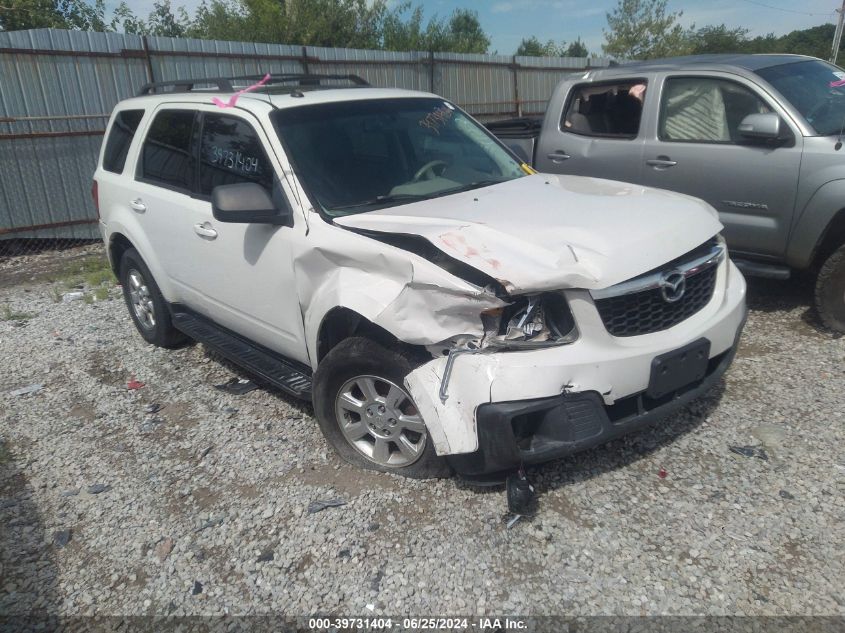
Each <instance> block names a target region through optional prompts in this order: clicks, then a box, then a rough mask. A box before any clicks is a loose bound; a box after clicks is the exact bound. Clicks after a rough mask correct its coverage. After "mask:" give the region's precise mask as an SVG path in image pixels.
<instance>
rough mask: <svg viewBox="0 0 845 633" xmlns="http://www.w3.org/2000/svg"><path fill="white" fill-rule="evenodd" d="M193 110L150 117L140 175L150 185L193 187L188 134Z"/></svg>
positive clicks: (192, 166)
mask: <svg viewBox="0 0 845 633" xmlns="http://www.w3.org/2000/svg"><path fill="white" fill-rule="evenodd" d="M194 119H195V112H193V111H191V110H164V111H162V112H159V113H158V114H157V115H156V117H155V119H153V122H152V125H151V126H150V131H149V132H148V133H147V138H146V139H144V148H143V150H142V152H143V154H142V164H141V169H140V175H141V178H142V179H143V180H146V181H148V182H151V183H153V184H160V185H163V186H165V187H175V188H178V189H188V190H190V189H192V185H193V175H194V159H193V155H192V154H191V134H192V132H193V127H194Z"/></svg>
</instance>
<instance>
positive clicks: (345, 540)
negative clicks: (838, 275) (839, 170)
mask: <svg viewBox="0 0 845 633" xmlns="http://www.w3.org/2000/svg"><path fill="white" fill-rule="evenodd" d="M76 256H78V253H75V252H74V251H69V252H65V253H63V254H61V255H60V256H57V255H51V254H49V253H47V254H42V255H38V256H36V257H33V258H31V259H30V260H27V261H26V262H23V263H22V260H20V259H18V260H12V261H11V262H6V263H4V264H2V265H0V279H5V280H6V282H5V283H0V306H3V305H6V306H9V308H10V310H11V312H12V313H14V312H30V313H34V316H32V318H29V319H26V320H23V321H22V323H23V324H19V323H21V322H19V321H16V320H14V319H12V320H5V321H0V357H2V359H3V362H2V365H0V565H2V566H1V567H0V613H6V614H22V613H29V612H38V613H40V614H59V615H66V614H81V615H84V614H123V615H127V614H133V615H141V614H176V615H180V614H223V613H229V614H257V613H270V612H275V613H284V614H289V615H303V614H312V613H317V612H321V613H337V614H392V615H400V614H415V615H431V614H444V615H450V614H456V613H460V614H470V613H479V614H485V613H498V614H502V613H515V614H520V615H543V614H560V613H566V614H568V615H574V616H578V615H593V614H629V615H645V614H720V615H735V614H747V615H751V614H754V615H767V614H777V615H784V614H802V615H806V614H828V615H845V591H843V580H842V579H843V578H845V560H843V558H844V557H843V549H842V542H843V536H845V530H843V519H845V501H843V492H845V485H843V484H845V448H843V447H844V446H845V442H843V440H845V427H843V408H844V407H843V404H845V371H843V368H845V363H843V360H845V339H842V338H835V337H832V336H830V335H829V334H826V333H824V332H823V331H821V330H820V328H819V327H818V325H817V324H816V322H815V320H814V317H813V316H812V311H811V310H810V309H809V308H808V303H809V291H808V290H807V284H806V283H803V284H802V283H801V282H800V281H799V282H791V283H788V284H783V283H782V284H774V283H760V282H752V283H751V288H750V297H749V302H750V306H751V314H750V319H749V322H748V326H747V328H746V331H745V335H744V338H743V342H742V347H741V349H740V352H739V355H738V357H737V360H736V362H735V364H734V366H733V367H732V368H731V370H730V371H729V372H728V374H727V375H726V378H725V380H724V382H723V384H722V386H721V387H720V388H718V389H717V390H715V391H714V392H713V393H711V394H710V395H708V396H707V397H705V398H704V399H701V400H699V401H697V402H695V403H693V404H692V405H690V406H689V407H688V408H687V409H686V410H684V411H683V412H682V413H681V414H680V415H677V416H675V417H673V418H672V419H670V420H668V421H666V422H665V423H663V424H661V425H659V426H658V427H657V428H654V429H651V430H649V431H646V432H643V433H640V434H638V435H635V436H632V437H628V438H624V439H623V440H620V441H615V442H612V443H610V444H608V445H606V446H603V447H601V448H598V449H595V450H592V451H589V452H586V453H583V454H580V455H577V456H574V457H572V458H570V459H566V460H563V461H559V462H556V463H552V464H549V465H547V466H544V467H542V468H538V469H536V470H534V471H532V472H531V477H532V478H533V481H534V482H535V484H536V485H537V487H538V489H539V491H540V493H541V496H540V500H539V512H538V514H537V516H536V517H535V518H534V519H533V520H531V521H525V522H521V523H518V524H517V525H516V526H515V527H514V528H513V529H511V530H507V529H506V528H505V525H504V523H503V517H504V515H505V510H506V502H505V498H504V492H503V490H502V489H501V488H495V489H492V490H490V489H488V490H484V489H478V488H473V487H471V486H468V485H466V484H465V483H462V482H461V481H459V480H457V479H450V480H440V481H411V480H406V479H403V478H400V477H395V476H391V475H381V474H373V473H369V472H362V471H360V470H356V469H354V468H352V467H350V466H348V465H346V464H344V463H341V462H340V460H339V459H338V457H337V456H336V455H335V454H334V453H333V452H332V451H331V449H330V448H329V446H328V445H327V444H326V442H325V441H324V440H323V438H322V436H321V435H320V432H319V430H318V429H317V426H316V424H315V421H314V419H313V417H312V412H311V409H310V407H309V406H307V405H304V404H301V403H299V402H297V401H295V400H293V399H290V398H288V397H286V396H285V395H283V394H280V393H277V392H271V391H265V390H258V391H253V392H251V393H249V394H247V395H244V396H231V395H228V394H225V393H222V392H220V391H218V390H216V389H214V388H213V385H215V384H218V383H222V382H224V381H226V380H227V379H229V378H230V377H232V376H234V375H239V372H238V370H236V369H235V368H233V367H232V366H230V365H228V364H226V363H224V362H222V361H221V360H220V359H219V358H216V357H213V356H211V355H209V354H208V353H207V352H206V351H205V350H204V348H203V347H202V346H201V345H190V346H186V347H183V348H181V349H178V350H162V349H156V348H153V347H150V346H148V345H146V344H145V343H144V342H143V340H142V339H141V338H140V336H138V335H137V334H136V332H135V330H134V329H133V326H132V324H131V322H130V319H129V317H128V315H127V312H126V308H125V306H124V304H123V302H122V300H121V298H120V293H119V290H118V289H114V290H112V292H111V298H109V299H106V300H102V301H96V302H93V303H90V304H89V303H85V302H83V301H72V302H67V303H65V302H56V301H55V299H56V292H57V291H56V290H55V289H54V288H53V286H55V282H54V283H52V284H51V283H50V282H47V281H45V280H44V276H45V275H46V273H45V272H44V271H49V269H50V268H51V266H52V267H54V268H55V267H56V266H57V265H58V266H61V262H62V261H63V258H65V259H66V258H72V257H76ZM51 258H52V259H51ZM56 262H59V263H58V264H57V263H56ZM22 271H23V272H22ZM25 271H36V272H35V273H32V274H28V273H27V272H25ZM36 273H37V274H36ZM6 314H7V316H8V315H9V312H6ZM133 377H134V378H135V379H137V380H138V381H141V382H143V383H144V387H143V388H141V389H138V390H132V391H130V390H128V389H127V381H129V380H131V379H132V378H133ZM33 383H36V384H41V385H43V387H42V388H41V390H40V391H38V392H36V393H32V394H27V395H12V393H11V392H12V391H13V390H15V389H17V388H20V387H25V386H27V385H30V384H33ZM156 403H157V404H160V405H162V409H161V410H160V411H158V412H157V413H154V414H148V413H146V408H147V407H148V405H151V404H156ZM729 445H743V446H744V445H749V446H753V447H759V448H761V449H763V451H765V455H766V456H767V457H768V459H766V460H764V459H761V458H759V457H753V456H752V457H745V456H742V455H738V454H736V453H733V452H731V451H730V450H729V449H728V446H729ZM661 469H664V470H665V474H666V476H665V477H664V478H661V477H660V476H659V474H658V473H659V472H660V471H661ZM336 498H340V499H342V500H344V501H345V502H346V504H345V505H343V506H341V507H332V508H328V509H325V510H323V511H321V512H317V513H314V514H309V512H308V505H309V504H310V503H311V502H313V501H315V500H325V499H336ZM367 605H369V607H368V606H367Z"/></svg>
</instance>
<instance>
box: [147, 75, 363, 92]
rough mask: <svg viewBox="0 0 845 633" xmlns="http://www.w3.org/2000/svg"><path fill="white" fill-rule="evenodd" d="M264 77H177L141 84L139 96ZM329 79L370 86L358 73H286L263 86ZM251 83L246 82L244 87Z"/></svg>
mask: <svg viewBox="0 0 845 633" xmlns="http://www.w3.org/2000/svg"><path fill="white" fill-rule="evenodd" d="M263 78H264V75H240V76H238V77H208V78H205V79H177V80H175V81H154V82H151V83H147V84H144V85H143V86H141V90H139V91H138V95H137V96H139V97H143V96H144V95H152V94H156V93H160V92H165V91H164V90H161V89H162V88H169V87H171V86H172V88H173V89H172V90H168V91H167V92H169V93H174V92H193V91H195V90H201V91H205V92H207V91H209V88H208V86H211V87H212V88H211V90H212V91H216V92H235V91H236V90H237V89H236V88H235V87H234V84H236V83H237V84H240V83H244V82H248V81H249V82H256V81H260V80H261V79H263ZM327 81H348V82H351V83H352V86H351V87H361V86H369V85H370V84H369V82H367V81H366V80H365V79H363V78H361V77H359V76H358V75H316V74H308V73H303V74H284V75H272V74H271V75H270V79H269V80H268V81H267V83H265V84H264V86H263V87H266V86H275V85H280V84H293V85H294V87H299V88H322V87H326V86H325V84H324V82H327ZM247 85H249V84H248V83H244V87H246V86H247ZM332 87H333V88H340V87H341V86H332Z"/></svg>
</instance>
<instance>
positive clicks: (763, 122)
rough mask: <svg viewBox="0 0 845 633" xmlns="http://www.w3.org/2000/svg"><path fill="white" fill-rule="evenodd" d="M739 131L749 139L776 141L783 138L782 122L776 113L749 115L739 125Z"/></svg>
mask: <svg viewBox="0 0 845 633" xmlns="http://www.w3.org/2000/svg"><path fill="white" fill-rule="evenodd" d="M737 131H738V132H739V133H740V134H741V135H742V136H744V137H745V138H748V139H760V140H766V139H770V140H775V139H779V138H781V120H780V117H779V116H778V115H777V114H775V113H774V112H765V113H762V114H749V115H748V116H746V117H745V118H744V119H743V120H742V122H741V123H740V124H739V127H738V128H737Z"/></svg>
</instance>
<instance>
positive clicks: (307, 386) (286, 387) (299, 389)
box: [171, 306, 311, 400]
mask: <svg viewBox="0 0 845 633" xmlns="http://www.w3.org/2000/svg"><path fill="white" fill-rule="evenodd" d="M171 310H172V318H173V325H174V326H176V327H177V328H178V329H179V330H181V331H182V332H184V333H185V334H187V335H188V336H190V337H191V338H192V339H195V340H197V341H199V342H200V343H202V344H204V345H206V346H208V347H210V348H212V349H213V350H214V351H216V352H218V353H219V354H221V355H222V356H225V357H226V358H228V359H229V360H231V361H232V362H233V363H236V364H238V365H240V366H241V367H243V368H244V369H246V370H248V371H250V372H251V373H253V374H255V375H256V376H259V377H260V378H262V379H264V380H265V381H267V382H268V383H270V384H271V385H273V386H274V387H278V388H279V389H281V390H282V391H286V392H287V393H289V394H291V395H294V396H296V397H297V398H302V399H303V400H310V399H311V369H310V368H308V367H306V366H305V365H303V364H302V363H298V362H296V361H294V360H290V359H288V358H285V357H284V356H282V355H280V354H278V353H276V352H273V351H270V350H268V349H267V348H265V347H262V346H260V345H257V344H256V343H253V342H251V341H248V340H247V339H245V338H243V337H241V336H238V335H237V334H235V333H234V332H231V331H229V330H227V329H225V328H223V327H220V326H219V325H217V324H216V323H214V322H212V321H211V320H209V319H207V318H205V317H203V316H200V315H198V314H196V313H194V312H192V311H188V310H186V309H185V308H184V307H182V306H171Z"/></svg>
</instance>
